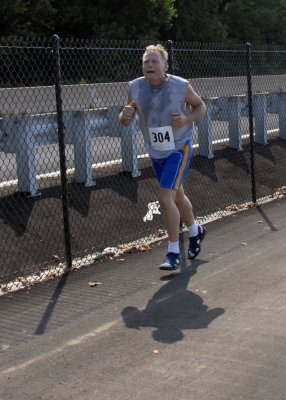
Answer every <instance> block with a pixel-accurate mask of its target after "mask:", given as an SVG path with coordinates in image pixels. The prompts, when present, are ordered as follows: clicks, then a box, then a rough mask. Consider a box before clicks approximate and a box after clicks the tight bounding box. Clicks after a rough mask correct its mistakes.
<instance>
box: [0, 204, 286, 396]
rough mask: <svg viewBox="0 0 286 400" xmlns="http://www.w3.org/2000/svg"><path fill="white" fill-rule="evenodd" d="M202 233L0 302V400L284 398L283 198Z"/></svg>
mask: <svg viewBox="0 0 286 400" xmlns="http://www.w3.org/2000/svg"><path fill="white" fill-rule="evenodd" d="M206 228H207V235H206V238H205V240H204V242H203V248H202V251H201V254H200V255H199V257H198V258H197V259H195V260H193V261H189V260H187V259H186V258H184V257H183V271H182V273H181V274H177V275H168V274H166V273H163V271H160V270H159V269H158V265H159V264H160V262H161V261H162V258H163V257H164V254H165V250H166V239H162V240H159V241H157V242H154V243H153V245H152V246H151V247H152V248H151V250H149V251H146V252H137V253H132V254H124V255H122V256H120V257H119V258H112V259H105V260H102V261H99V262H97V263H95V264H94V265H93V266H90V267H86V268H83V269H81V270H80V271H76V272H75V271H74V272H72V273H70V274H68V275H66V276H63V277H62V278H58V279H54V280H51V281H49V282H46V283H43V284H40V285H37V286H35V287H32V288H31V289H25V290H22V291H18V292H15V293H13V294H9V295H6V296H2V297H1V298H0V307H1V320H0V357H1V364H0V399H1V400H20V399H23V400H26V399H27V400H28V399H29V400H39V399H45V400H62V399H69V400H75V399H77V400H87V399H96V400H123V399H124V400H129V399H130V400H131V399H132V400H134V399H140V400H145V399H146V400H153V399H158V398H160V399H164V400H169V399H170V400H171V399H172V400H173V399H174V398H176V399H180V400H193V399H196V400H211V399H212V400H213V399H218V400H230V399H231V400H236V399H247V400H285V398H286V395H285V393H286V380H285V368H286V358H285V346H286V198H285V196H284V197H281V198H278V199H276V200H274V201H271V202H268V203H265V204H263V205H261V206H259V207H257V208H250V209H248V210H245V211H241V212H238V213H235V214H232V215H229V216H227V217H224V218H221V219H218V220H215V221H213V222H210V223H208V224H206ZM187 245H188V241H187V237H186V234H185V233H184V234H182V235H181V248H182V254H186V250H187Z"/></svg>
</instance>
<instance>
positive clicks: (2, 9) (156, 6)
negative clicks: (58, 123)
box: [0, 0, 286, 45]
mask: <svg viewBox="0 0 286 400" xmlns="http://www.w3.org/2000/svg"><path fill="white" fill-rule="evenodd" d="M0 18H1V24H0V36H50V35H51V34H53V33H57V34H58V35H59V36H60V37H62V38H65V37H73V38H82V39H87V38H88V39H105V40H111V39H112V40H147V39H150V40H152V41H159V40H167V39H172V40H173V41H177V42H180V41H182V42H200V43H204V42H214V43H222V42H223V43H245V42H247V41H249V42H251V43H252V45H260V44H284V43H285V42H286V0H140V1H138V2H134V0H125V1H124V2H122V0H113V1H110V0H61V1H57V0H1V2H0Z"/></svg>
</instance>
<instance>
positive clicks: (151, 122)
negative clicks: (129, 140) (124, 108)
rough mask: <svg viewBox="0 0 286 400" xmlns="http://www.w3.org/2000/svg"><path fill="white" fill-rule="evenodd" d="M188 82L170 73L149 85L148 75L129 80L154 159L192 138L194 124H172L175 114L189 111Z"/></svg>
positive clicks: (150, 152) (163, 155)
mask: <svg viewBox="0 0 286 400" xmlns="http://www.w3.org/2000/svg"><path fill="white" fill-rule="evenodd" d="M188 83H189V82H188V81H187V80H186V79H183V78H181V77H178V76H175V75H169V74H167V79H166V80H165V81H164V82H163V83H161V84H160V85H150V83H149V82H148V80H147V79H146V78H145V77H140V78H137V79H135V80H133V81H131V82H129V87H130V91H131V96H132V99H133V100H135V101H136V104H137V106H138V110H137V111H138V115H139V126H140V129H141V131H142V133H143V137H144V143H145V146H146V150H147V151H148V153H149V155H150V157H151V158H154V159H160V158H166V157H168V156H169V155H170V154H172V153H174V152H175V151H177V150H179V149H181V148H182V147H183V145H184V144H185V143H186V142H187V141H188V140H191V139H192V133H193V129H194V124H193V123H192V124H189V125H185V126H183V127H182V128H179V129H176V128H173V127H172V123H171V119H172V113H174V112H180V113H181V114H185V115H186V113H187V112H188V110H187V111H186V108H185V96H186V90H187V86H188Z"/></svg>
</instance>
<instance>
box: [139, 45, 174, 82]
mask: <svg viewBox="0 0 286 400" xmlns="http://www.w3.org/2000/svg"><path fill="white" fill-rule="evenodd" d="M142 70H143V74H144V76H145V78H146V79H148V80H149V81H150V82H151V83H153V82H154V83H157V82H158V83H160V82H161V81H162V79H164V78H165V73H166V72H167V70H168V65H167V63H166V61H165V60H164V59H163V57H162V56H161V54H160V53H159V52H158V51H152V52H150V53H146V54H144V56H143V68H142Z"/></svg>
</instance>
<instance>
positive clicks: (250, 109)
mask: <svg viewBox="0 0 286 400" xmlns="http://www.w3.org/2000/svg"><path fill="white" fill-rule="evenodd" d="M245 46H246V71H247V97H248V121H249V140H250V168H251V190H252V201H253V203H256V183H255V162H254V161H255V160H254V129H253V107H252V75H251V74H252V71H251V51H250V47H251V45H250V43H249V42H247V43H246V45H245Z"/></svg>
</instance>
